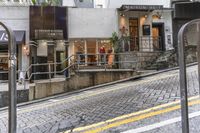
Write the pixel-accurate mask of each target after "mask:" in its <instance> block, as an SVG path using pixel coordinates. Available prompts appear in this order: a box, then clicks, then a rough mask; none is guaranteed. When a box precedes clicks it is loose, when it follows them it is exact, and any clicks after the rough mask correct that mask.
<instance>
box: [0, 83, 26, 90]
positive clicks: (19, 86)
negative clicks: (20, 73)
mask: <svg viewBox="0 0 200 133" xmlns="http://www.w3.org/2000/svg"><path fill="white" fill-rule="evenodd" d="M28 86H29V83H26V87H25V88H26V89H28V88H29V87H28ZM17 90H24V84H19V83H17ZM2 91H8V83H5V82H4V83H2V82H0V92H2Z"/></svg>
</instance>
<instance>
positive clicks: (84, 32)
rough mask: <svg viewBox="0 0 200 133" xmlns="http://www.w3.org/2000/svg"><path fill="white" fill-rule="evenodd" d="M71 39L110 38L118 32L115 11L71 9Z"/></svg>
mask: <svg viewBox="0 0 200 133" xmlns="http://www.w3.org/2000/svg"><path fill="white" fill-rule="evenodd" d="M68 23H69V38H110V37H111V35H112V33H113V32H114V31H117V30H118V29H117V24H118V20H117V11H116V10H115V9H89V8H69V22H68Z"/></svg>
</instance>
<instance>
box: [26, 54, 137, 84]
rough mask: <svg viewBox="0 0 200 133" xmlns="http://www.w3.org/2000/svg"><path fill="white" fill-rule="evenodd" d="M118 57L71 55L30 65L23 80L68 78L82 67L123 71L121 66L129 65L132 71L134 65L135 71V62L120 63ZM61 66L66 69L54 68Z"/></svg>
mask: <svg viewBox="0 0 200 133" xmlns="http://www.w3.org/2000/svg"><path fill="white" fill-rule="evenodd" d="M120 55H122V54H111V53H110V54H106V53H105V54H76V55H71V56H70V57H68V58H66V59H65V60H64V61H62V62H55V63H41V64H31V65H30V66H29V67H28V68H27V69H26V70H25V71H23V72H24V73H26V78H25V80H31V79H32V78H33V76H35V75H46V76H44V77H40V78H41V79H51V78H53V77H55V76H56V75H57V74H60V75H65V76H66V77H70V75H71V72H72V71H79V70H80V69H82V68H84V67H86V68H87V67H89V68H90V69H91V66H93V67H96V68H95V69H104V70H107V69H125V68H124V67H122V64H123V65H125V64H129V65H130V66H131V67H130V69H133V64H134V67H135V68H136V69H137V60H134V61H133V60H132V61H127V60H126V61H120V60H119V56H120ZM123 55H125V54H123ZM62 64H64V65H66V67H65V68H63V69H61V70H57V68H56V67H57V66H58V65H62ZM34 67H35V68H34ZM36 67H38V68H39V69H37V68H36ZM42 68H43V69H42Z"/></svg>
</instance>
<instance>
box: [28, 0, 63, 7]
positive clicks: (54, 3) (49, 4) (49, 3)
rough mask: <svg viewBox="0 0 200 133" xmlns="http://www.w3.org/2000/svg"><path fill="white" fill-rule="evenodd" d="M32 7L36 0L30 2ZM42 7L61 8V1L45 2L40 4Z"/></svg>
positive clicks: (51, 0) (50, 0) (49, 0)
mask: <svg viewBox="0 0 200 133" xmlns="http://www.w3.org/2000/svg"><path fill="white" fill-rule="evenodd" d="M32 3H33V5H36V4H38V1H37V0H32ZM41 5H42V6H61V5H62V0H47V1H45V2H42V3H41Z"/></svg>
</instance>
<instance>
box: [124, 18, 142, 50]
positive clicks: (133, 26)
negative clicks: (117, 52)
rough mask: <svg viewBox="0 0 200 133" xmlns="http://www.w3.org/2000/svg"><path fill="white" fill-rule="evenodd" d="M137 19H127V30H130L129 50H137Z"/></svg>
mask: <svg viewBox="0 0 200 133" xmlns="http://www.w3.org/2000/svg"><path fill="white" fill-rule="evenodd" d="M138 26H139V24H138V19H137V18H130V19H129V32H130V51H138V50H139V29H138ZM125 49H126V48H125Z"/></svg>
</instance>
